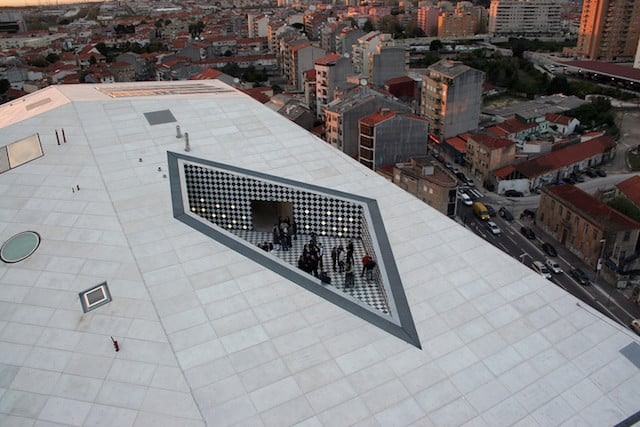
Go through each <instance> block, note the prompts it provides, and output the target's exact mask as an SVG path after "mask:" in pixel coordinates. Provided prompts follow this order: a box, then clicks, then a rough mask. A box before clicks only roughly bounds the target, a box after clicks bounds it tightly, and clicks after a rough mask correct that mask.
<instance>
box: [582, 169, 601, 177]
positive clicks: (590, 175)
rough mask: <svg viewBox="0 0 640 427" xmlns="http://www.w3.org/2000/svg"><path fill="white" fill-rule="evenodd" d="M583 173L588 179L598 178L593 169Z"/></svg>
mask: <svg viewBox="0 0 640 427" xmlns="http://www.w3.org/2000/svg"><path fill="white" fill-rule="evenodd" d="M585 173H586V174H587V176H588V177H589V178H595V177H596V176H598V173H597V172H596V171H595V169H593V168H589V169H587V172H585Z"/></svg>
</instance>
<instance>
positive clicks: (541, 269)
mask: <svg viewBox="0 0 640 427" xmlns="http://www.w3.org/2000/svg"><path fill="white" fill-rule="evenodd" d="M531 268H532V269H533V271H535V272H536V273H538V274H539V275H541V276H542V277H544V278H545V279H551V273H550V272H549V269H548V268H547V267H546V266H545V265H544V264H543V263H541V262H540V261H533V263H532V264H531Z"/></svg>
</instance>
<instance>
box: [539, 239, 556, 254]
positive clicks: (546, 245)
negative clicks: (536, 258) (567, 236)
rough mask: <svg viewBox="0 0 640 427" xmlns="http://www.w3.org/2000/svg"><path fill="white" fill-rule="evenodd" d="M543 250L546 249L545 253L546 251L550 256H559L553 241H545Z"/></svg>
mask: <svg viewBox="0 0 640 427" xmlns="http://www.w3.org/2000/svg"><path fill="white" fill-rule="evenodd" d="M542 250H543V251H544V253H546V254H547V255H549V256H552V257H557V256H558V251H556V248H554V247H553V245H552V244H551V243H547V242H544V243H543V244H542Z"/></svg>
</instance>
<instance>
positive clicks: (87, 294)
mask: <svg viewBox="0 0 640 427" xmlns="http://www.w3.org/2000/svg"><path fill="white" fill-rule="evenodd" d="M78 295H79V296H80V304H82V311H84V312H85V313H86V312H88V311H91V310H93V309H96V308H98V307H100V306H103V305H105V304H108V303H109V302H111V293H110V292H109V287H108V286H107V282H102V283H100V284H99V285H98V286H94V287H91V288H89V289H87V290H85V291H82V292H80V293H79V294H78Z"/></svg>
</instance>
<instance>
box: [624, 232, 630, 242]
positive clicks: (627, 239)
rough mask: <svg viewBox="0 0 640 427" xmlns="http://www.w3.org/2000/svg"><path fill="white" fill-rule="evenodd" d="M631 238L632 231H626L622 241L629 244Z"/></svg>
mask: <svg viewBox="0 0 640 427" xmlns="http://www.w3.org/2000/svg"><path fill="white" fill-rule="evenodd" d="M630 238H631V232H630V231H625V232H624V236H623V237H622V241H623V242H628V241H629V239H630Z"/></svg>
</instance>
